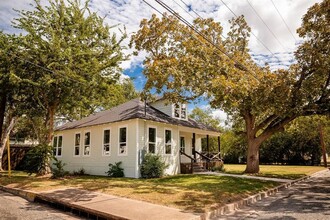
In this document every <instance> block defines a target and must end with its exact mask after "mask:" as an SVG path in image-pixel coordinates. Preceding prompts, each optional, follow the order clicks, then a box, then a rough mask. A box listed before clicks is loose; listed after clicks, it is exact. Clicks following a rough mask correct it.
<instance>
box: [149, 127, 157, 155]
mask: <svg viewBox="0 0 330 220" xmlns="http://www.w3.org/2000/svg"><path fill="white" fill-rule="evenodd" d="M148 137H149V148H148V150H149V153H153V154H154V153H155V152H156V128H149V136H148Z"/></svg>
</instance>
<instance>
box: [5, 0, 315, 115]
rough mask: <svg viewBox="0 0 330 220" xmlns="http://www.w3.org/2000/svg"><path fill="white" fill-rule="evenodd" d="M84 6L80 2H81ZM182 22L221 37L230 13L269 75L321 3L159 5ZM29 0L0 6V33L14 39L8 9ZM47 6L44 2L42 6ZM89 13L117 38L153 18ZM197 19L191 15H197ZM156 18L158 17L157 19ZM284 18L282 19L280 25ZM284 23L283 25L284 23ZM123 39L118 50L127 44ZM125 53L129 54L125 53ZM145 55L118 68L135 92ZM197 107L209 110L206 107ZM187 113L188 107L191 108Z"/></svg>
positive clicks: (99, 1) (287, 59) (125, 11)
mask: <svg viewBox="0 0 330 220" xmlns="http://www.w3.org/2000/svg"><path fill="white" fill-rule="evenodd" d="M82 1H83V0H82ZM146 1H147V2H148V3H149V4H151V5H152V6H153V7H155V8H156V9H158V10H159V11H161V12H164V11H165V10H164V9H163V8H162V7H161V6H160V5H158V4H157V3H156V2H155V1H154V0H146ZM164 2H165V3H166V4H168V5H169V6H170V7H172V8H173V9H174V10H175V11H176V12H178V13H180V15H182V16H183V17H184V18H186V19H187V20H189V21H192V20H193V18H196V17H197V14H198V15H199V16H201V17H203V18H208V17H212V18H214V19H215V20H216V21H219V22H221V24H222V26H223V28H224V35H226V32H227V31H228V30H229V24H228V20H229V19H231V18H232V17H233V16H234V15H233V13H235V14H236V15H241V14H243V15H244V16H245V19H246V20H247V22H248V24H249V25H250V27H251V28H252V32H253V36H251V38H250V49H251V55H252V56H253V58H254V60H255V61H256V62H257V63H258V64H259V65H264V64H265V63H268V64H269V65H270V67H271V69H273V70H275V69H278V68H287V67H288V66H289V65H290V64H292V63H293V62H294V57H293V52H294V50H295V49H296V47H297V45H299V43H300V42H301V40H302V39H300V38H299V36H298V35H297V34H296V29H297V28H298V27H299V26H300V24H301V18H302V16H303V15H304V14H305V13H306V12H307V9H308V8H309V7H311V6H312V5H313V4H314V3H316V2H320V0H167V1H164ZM30 3H33V0H0V30H2V31H4V32H6V33H19V30H16V29H14V28H12V27H11V21H12V20H13V19H14V18H15V17H17V13H16V12H15V11H13V10H12V9H13V8H15V9H18V10H23V9H25V10H30V9H31V6H30V5H29V4H30ZM41 3H42V4H47V0H41ZM90 8H91V10H92V11H95V12H97V13H98V14H99V15H100V16H106V19H105V21H106V22H107V23H108V24H109V25H110V26H113V25H118V27H117V28H114V29H113V31H114V32H116V33H118V34H120V31H119V28H120V29H123V27H124V26H125V27H126V30H127V34H128V36H130V35H131V34H133V33H134V32H136V31H137V30H138V29H139V23H140V21H141V20H142V19H143V18H147V19H148V18H150V17H151V15H152V14H153V13H156V14H157V12H156V11H155V10H154V9H152V8H151V7H149V6H148V5H147V4H146V3H145V2H143V1H142V0H91V1H90ZM195 12H196V13H197V14H196V13H195ZM157 15H158V16H160V15H159V14H157ZM282 18H283V19H282ZM283 20H284V22H283ZM128 41H129V40H128V39H127V40H126V41H124V42H123V44H126V45H127V44H128ZM125 53H127V54H130V53H132V50H131V49H127V50H126V51H125ZM145 55H146V54H145V53H140V54H139V55H138V56H131V58H130V59H129V60H128V61H125V62H123V63H122V68H123V69H124V72H123V74H124V75H125V76H128V77H131V78H134V84H135V86H136V88H137V89H138V90H142V88H143V85H144V83H145V81H146V79H145V77H144V76H143V74H142V70H143V65H142V62H143V59H144V57H145ZM198 106H201V107H203V108H206V107H208V104H207V102H200V103H199V104H198ZM191 107H192V106H191ZM213 112H214V115H217V116H220V117H222V118H223V117H225V114H224V113H223V112H221V111H220V110H214V111H213Z"/></svg>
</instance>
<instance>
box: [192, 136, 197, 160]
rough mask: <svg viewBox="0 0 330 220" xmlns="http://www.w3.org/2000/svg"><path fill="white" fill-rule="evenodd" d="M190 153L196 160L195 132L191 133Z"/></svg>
mask: <svg viewBox="0 0 330 220" xmlns="http://www.w3.org/2000/svg"><path fill="white" fill-rule="evenodd" d="M192 153H193V155H194V160H195V162H196V134H195V133H193V138H192Z"/></svg>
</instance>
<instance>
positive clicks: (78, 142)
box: [74, 133, 80, 156]
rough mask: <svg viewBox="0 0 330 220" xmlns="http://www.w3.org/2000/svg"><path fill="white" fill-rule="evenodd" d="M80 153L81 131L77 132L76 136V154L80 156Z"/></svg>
mask: <svg viewBox="0 0 330 220" xmlns="http://www.w3.org/2000/svg"><path fill="white" fill-rule="evenodd" d="M79 154H80V133H78V134H75V138H74V156H79Z"/></svg>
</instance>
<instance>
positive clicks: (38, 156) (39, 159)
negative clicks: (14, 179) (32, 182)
mask: <svg viewBox="0 0 330 220" xmlns="http://www.w3.org/2000/svg"><path fill="white" fill-rule="evenodd" d="M52 158H53V151H52V146H49V145H41V144H40V145H37V146H35V147H33V148H32V149H31V150H29V152H27V154H26V157H25V159H24V161H25V165H24V167H25V170H26V171H27V172H28V173H29V174H32V173H39V172H40V171H42V170H45V169H46V166H49V163H50V161H51V159H52Z"/></svg>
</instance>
